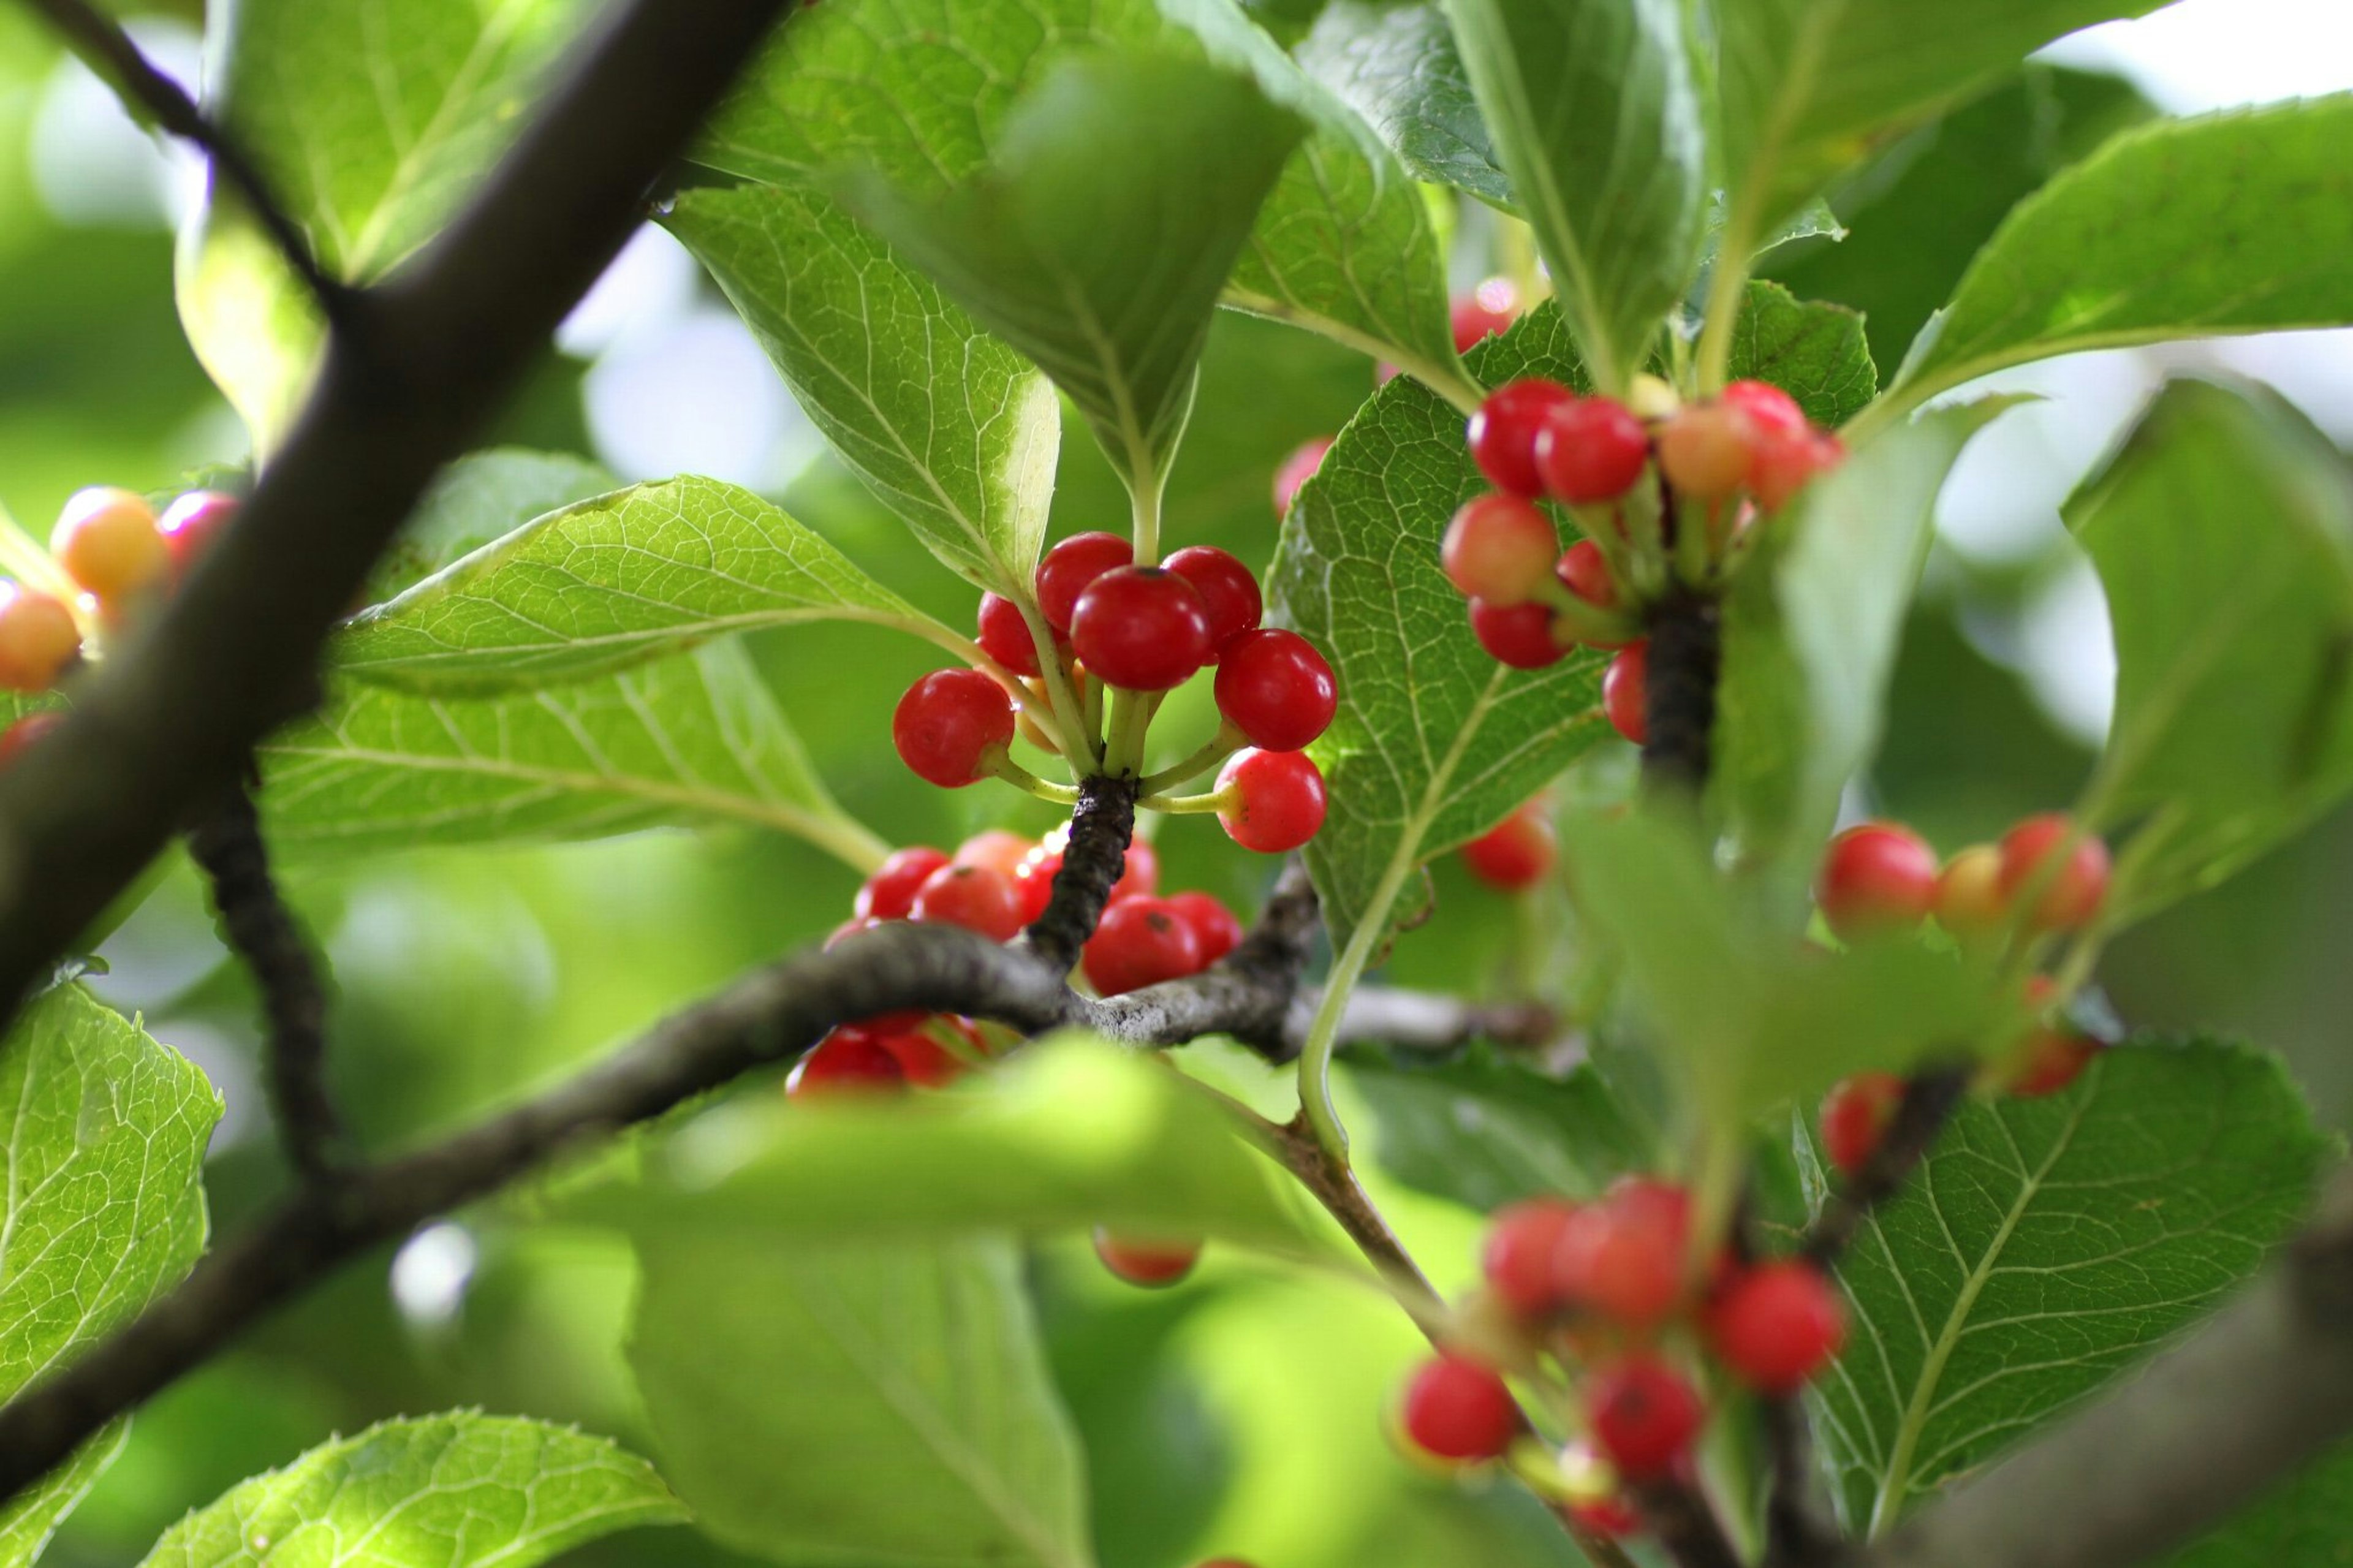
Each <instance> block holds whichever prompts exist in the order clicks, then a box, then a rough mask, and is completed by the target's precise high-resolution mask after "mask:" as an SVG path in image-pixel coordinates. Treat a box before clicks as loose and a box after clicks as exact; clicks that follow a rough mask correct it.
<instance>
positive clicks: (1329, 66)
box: [1297, 0, 1514, 207]
mask: <svg viewBox="0 0 2353 1568" xmlns="http://www.w3.org/2000/svg"><path fill="white" fill-rule="evenodd" d="M1297 54H1298V57H1299V63H1300V66H1301V67H1302V68H1303V69H1304V70H1305V71H1306V72H1307V74H1308V75H1309V76H1311V77H1313V78H1314V79H1316V80H1317V81H1319V82H1322V83H1323V84H1324V86H1325V87H1327V88H1329V89H1331V90H1332V91H1333V93H1334V94H1335V95H1336V96H1337V97H1338V98H1339V99H1340V100H1341V101H1342V102H1344V103H1345V104H1347V105H1348V107H1350V108H1351V109H1353V110H1356V112H1357V113H1358V114H1360V115H1362V116H1363V117H1364V119H1365V121H1366V123H1367V124H1369V125H1371V126H1372V128H1373V129H1374V130H1375V131H1376V132H1379V134H1380V137H1381V140H1382V141H1384V142H1388V145H1389V147H1390V149H1391V150H1392V151H1394V152H1395V153H1397V156H1398V161H1399V162H1400V163H1403V164H1404V165H1405V167H1406V169H1407V171H1408V172H1409V173H1410V174H1412V175H1413V177H1414V178H1415V179H1417V180H1426V181H1428V182H1430V184H1438V185H1451V186H1452V187H1453V188H1454V189H1456V190H1458V191H1467V192H1469V193H1470V194H1471V195H1474V196H1477V197H1478V198H1479V199H1480V200H1482V201H1485V202H1491V203H1493V204H1494V205H1497V206H1504V207H1508V206H1511V205H1514V202H1513V196H1512V184H1511V181H1510V180H1509V179H1507V178H1506V177H1505V176H1504V169H1503V165H1502V163H1500V162H1499V161H1498V160H1497V158H1496V155H1495V143H1494V139H1493V137H1492V136H1491V135H1489V134H1488V131H1487V122H1486V121H1485V120H1483V119H1482V118H1481V117H1480V114H1479V105H1478V102H1477V100H1474V99H1473V98H1472V96H1471V79H1470V77H1469V76H1468V75H1467V74H1466V73H1465V72H1464V70H1463V68H1462V57H1461V53H1460V52H1458V51H1457V50H1456V48H1455V47H1454V32H1453V29H1452V28H1451V27H1449V26H1447V24H1446V17H1445V16H1444V15H1443V14H1441V13H1440V10H1439V8H1438V6H1437V5H1436V4H1434V3H1432V0H1419V3H1409V4H1404V5H1399V4H1395V3H1393V0H1392V3H1388V4H1384V3H1382V0H1332V4H1330V5H1326V6H1324V12H1323V15H1322V16H1318V17H1317V18H1316V21H1315V27H1314V31H1313V32H1311V33H1309V34H1308V35H1307V37H1306V38H1305V39H1304V40H1303V42H1302V43H1301V44H1300V46H1299V48H1298V50H1297Z"/></svg>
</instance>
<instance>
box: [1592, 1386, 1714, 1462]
mask: <svg viewBox="0 0 2353 1568" xmlns="http://www.w3.org/2000/svg"><path fill="white" fill-rule="evenodd" d="M1585 1420H1586V1428H1587V1430H1588V1431H1589V1432H1591V1433H1592V1435H1593V1442H1594V1446H1595V1447H1598V1448H1599V1449H1600V1450H1601V1452H1602V1455H1603V1456H1604V1457H1605V1458H1608V1459H1609V1462H1610V1464H1612V1465H1614V1466H1616V1467H1617V1469H1618V1473H1619V1474H1620V1475H1621V1476H1623V1477H1625V1478H1626V1479H1629V1480H1636V1481H1641V1480H1648V1479H1651V1478H1652V1477H1655V1476H1661V1475H1664V1474H1665V1473H1666V1472H1667V1471H1669V1470H1671V1469H1672V1468H1674V1467H1675V1465H1676V1463H1677V1461H1679V1460H1681V1459H1682V1458H1683V1455H1684V1454H1686V1453H1688V1452H1689V1451H1690V1449H1691V1446H1692V1439H1693V1438H1694V1437H1696V1436H1699V1429H1700V1427H1701V1426H1704V1425H1705V1423H1706V1421H1707V1407H1706V1406H1705V1405H1703V1404H1701V1403H1700V1397H1699V1394H1698V1392H1697V1391H1696V1390H1694V1388H1693V1387H1692V1385H1691V1384H1690V1383H1688V1382H1687V1381H1685V1380H1684V1378H1683V1374H1682V1373H1679V1372H1677V1371H1675V1369H1674V1368H1672V1367H1671V1366H1669V1365H1668V1364H1667V1363H1664V1362H1662V1361H1660V1360H1658V1359H1657V1358H1656V1357H1653V1356H1648V1355H1631V1356H1628V1357H1627V1358H1626V1359H1625V1360H1624V1361H1621V1362H1620V1363H1617V1364H1616V1365H1614V1366H1611V1367H1608V1368H1605V1369H1604V1370H1603V1371H1601V1372H1600V1373H1598V1374H1596V1375H1595V1377H1594V1378H1593V1379H1592V1381H1591V1382H1590V1383H1588V1384H1587V1385H1586V1390H1585Z"/></svg>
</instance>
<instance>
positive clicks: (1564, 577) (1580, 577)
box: [1553, 539, 1620, 610]
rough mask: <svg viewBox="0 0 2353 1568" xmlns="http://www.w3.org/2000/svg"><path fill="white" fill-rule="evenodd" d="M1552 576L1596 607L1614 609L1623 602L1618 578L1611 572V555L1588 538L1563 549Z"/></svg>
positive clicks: (1571, 591) (1598, 608)
mask: <svg viewBox="0 0 2353 1568" xmlns="http://www.w3.org/2000/svg"><path fill="white" fill-rule="evenodd" d="M1553 575H1555V576H1556V577H1558V578H1559V579H1560V580H1561V581H1562V582H1563V583H1565V584H1567V585H1568V591H1569V592H1570V593H1572V594H1574V595H1577V597H1578V598H1580V599H1582V600H1584V601H1585V602H1586V603H1587V604H1588V605H1592V606H1593V607H1594V608H1595V609H1597V610H1614V609H1616V608H1617V607H1618V605H1619V604H1620V598H1619V594H1618V579H1617V578H1615V577H1613V576H1611V575H1610V574H1609V557H1608V556H1607V555H1604V554H1602V553H1601V546H1599V544H1596V543H1594V542H1593V541H1591V540H1589V539H1580V540H1578V541H1577V542H1576V543H1574V544H1572V545H1570V546H1569V547H1568V548H1567V550H1564V551H1563V552H1561V556H1560V560H1559V562H1558V563H1556V565H1555V566H1554V568H1553Z"/></svg>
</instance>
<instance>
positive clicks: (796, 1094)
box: [785, 1029, 907, 1100]
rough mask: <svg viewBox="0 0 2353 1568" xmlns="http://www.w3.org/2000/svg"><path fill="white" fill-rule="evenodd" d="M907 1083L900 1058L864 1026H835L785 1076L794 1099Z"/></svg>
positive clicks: (888, 1088)
mask: <svg viewBox="0 0 2353 1568" xmlns="http://www.w3.org/2000/svg"><path fill="white" fill-rule="evenodd" d="M906 1086H907V1075H906V1073H905V1072H904V1071H903V1070H902V1068H900V1066H899V1058H897V1057H894V1056H892V1054H891V1053H890V1052H889V1051H887V1050H885V1049H883V1048H882V1045H881V1041H879V1040H877V1039H875V1038H874V1037H873V1036H871V1035H869V1034H868V1033H866V1032H865V1031H864V1030H863V1029H836V1030H835V1031H833V1033H831V1034H829V1035H828V1036H827V1037H825V1038H824V1039H822V1040H819V1041H818V1043H817V1047H816V1049H814V1050H812V1051H810V1052H809V1054H808V1055H807V1056H805V1057H803V1058H801V1059H800V1061H799V1063H798V1064H797V1065H796V1066H795V1067H794V1068H793V1070H792V1074H791V1076H790V1077H788V1078H786V1079H785V1093H786V1094H787V1095H789V1096H790V1097H792V1098H793V1099H795V1100H811V1099H828V1098H831V1097H833V1096H837V1095H857V1094H888V1093H891V1092H892V1091H894V1090H897V1089H904V1088H905V1087H906Z"/></svg>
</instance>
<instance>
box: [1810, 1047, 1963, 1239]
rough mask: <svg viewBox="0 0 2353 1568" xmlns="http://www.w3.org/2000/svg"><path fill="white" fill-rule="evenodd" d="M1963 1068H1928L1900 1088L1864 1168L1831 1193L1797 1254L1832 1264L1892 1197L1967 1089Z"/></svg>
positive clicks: (1914, 1168)
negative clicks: (1882, 1131)
mask: <svg viewBox="0 0 2353 1568" xmlns="http://www.w3.org/2000/svg"><path fill="white" fill-rule="evenodd" d="M1969 1078H1970V1072H1969V1069H1968V1068H1966V1067H1939V1068H1928V1069H1926V1070H1925V1071H1922V1072H1919V1073H1915V1074H1914V1075H1913V1077H1912V1078H1911V1079H1909V1080H1907V1081H1906V1083H1905V1087H1904V1098H1903V1099H1902V1100H1898V1101H1897V1102H1896V1106H1895V1114H1894V1117H1893V1118H1892V1119H1890V1120H1889V1121H1888V1123H1887V1130H1886V1131H1885V1132H1884V1133H1883V1135H1882V1136H1881V1138H1880V1140H1879V1147H1877V1148H1876V1149H1874V1150H1873V1151H1872V1152H1871V1158H1870V1159H1869V1160H1868V1161H1866V1162H1864V1163H1863V1167H1862V1170H1860V1171H1857V1172H1856V1173H1854V1174H1853V1175H1852V1176H1850V1177H1848V1178H1847V1179H1846V1181H1845V1182H1843V1183H1842V1184H1840V1186H1839V1187H1838V1189H1837V1190H1836V1191H1834V1192H1832V1193H1831V1196H1830V1201H1829V1202H1828V1203H1826V1204H1824V1205H1822V1212H1821V1214H1820V1216H1819V1217H1817V1218H1816V1219H1815V1221H1814V1228H1813V1229H1812V1230H1811V1231H1810V1232H1808V1233H1807V1236H1806V1242H1805V1246H1804V1247H1803V1248H1802V1251H1801V1256H1803V1257H1804V1258H1807V1259H1808V1260H1810V1262H1813V1263H1815V1264H1817V1265H1819V1266H1820V1267H1821V1268H1832V1267H1835V1266H1836V1264H1837V1263H1838V1260H1839V1258H1841V1257H1842V1256H1844V1254H1845V1252H1846V1249H1847V1247H1849V1246H1850V1245H1852V1242H1853V1241H1854V1237H1855V1233H1856V1232H1857V1231H1858V1230H1860V1229H1862V1222H1863V1221H1864V1220H1866V1219H1868V1218H1869V1217H1870V1216H1871V1211H1872V1210H1873V1209H1874V1208H1876V1207H1878V1206H1879V1205H1881V1204H1883V1203H1885V1202H1886V1201H1887V1200H1888V1199H1890V1198H1892V1197H1894V1195H1895V1194H1896V1193H1897V1192H1898V1191H1899V1190H1900V1189H1901V1188H1902V1187H1903V1185H1904V1184H1905V1182H1906V1181H1908V1180H1910V1179H1911V1175H1912V1173H1913V1172H1914V1171H1915V1170H1917V1169H1918V1168H1919V1166H1920V1162H1921V1161H1923V1160H1925V1159H1926V1158H1927V1157H1928V1151H1929V1150H1930V1149H1931V1148H1933V1147H1934V1146H1935V1145H1936V1138H1937V1135H1938V1134H1939V1133H1941V1132H1943V1131H1944V1130H1945V1124H1946V1123H1947V1122H1948V1121H1951V1120H1952V1119H1953V1112H1954V1111H1956V1110H1959V1109H1960V1105H1961V1100H1963V1098H1965V1097H1966V1096H1967V1095H1968V1091H1969Z"/></svg>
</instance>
